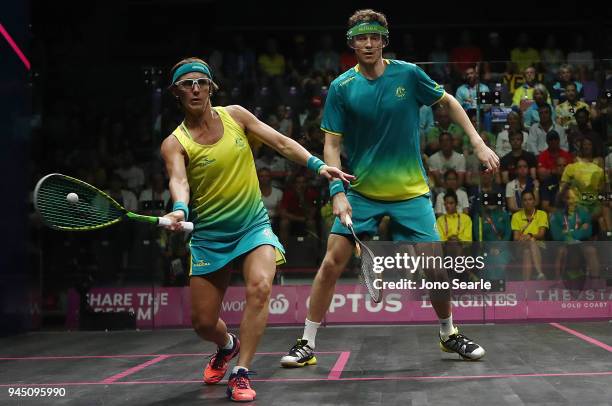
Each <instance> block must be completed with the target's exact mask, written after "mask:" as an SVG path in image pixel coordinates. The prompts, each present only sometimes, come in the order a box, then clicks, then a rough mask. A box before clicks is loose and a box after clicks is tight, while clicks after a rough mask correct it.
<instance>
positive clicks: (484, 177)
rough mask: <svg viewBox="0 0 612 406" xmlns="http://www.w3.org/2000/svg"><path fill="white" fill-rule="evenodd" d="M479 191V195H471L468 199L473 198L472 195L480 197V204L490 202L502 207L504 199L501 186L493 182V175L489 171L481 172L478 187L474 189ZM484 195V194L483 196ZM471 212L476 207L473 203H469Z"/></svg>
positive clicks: (475, 209) (474, 210)
mask: <svg viewBox="0 0 612 406" xmlns="http://www.w3.org/2000/svg"><path fill="white" fill-rule="evenodd" d="M475 192H476V193H479V194H480V196H475V195H472V196H471V198H470V201H472V200H473V198H474V197H478V198H482V199H481V200H482V204H483V205H485V206H486V205H487V204H492V205H497V206H500V207H504V203H505V199H504V192H505V191H504V190H503V189H502V187H501V186H500V185H499V184H498V183H496V182H495V175H494V174H493V173H491V172H486V171H485V172H482V173H481V174H480V188H478V190H476V191H475ZM485 195H486V196H485ZM470 208H471V209H472V212H473V213H474V212H476V211H477V209H478V207H475V205H474V204H471V205H470Z"/></svg>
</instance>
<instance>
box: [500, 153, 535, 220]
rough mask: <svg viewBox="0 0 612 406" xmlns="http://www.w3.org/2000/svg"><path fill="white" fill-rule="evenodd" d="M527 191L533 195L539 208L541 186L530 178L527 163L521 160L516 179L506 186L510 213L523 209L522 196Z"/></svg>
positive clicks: (518, 162) (517, 167)
mask: <svg viewBox="0 0 612 406" xmlns="http://www.w3.org/2000/svg"><path fill="white" fill-rule="evenodd" d="M525 191H527V192H531V193H533V196H534V198H535V205H536V206H537V205H538V204H539V203H540V184H539V182H538V180H537V179H535V178H532V177H530V176H529V165H528V164H527V161H526V160H524V159H521V158H519V159H518V160H517V162H516V178H515V179H513V180H511V181H510V182H508V183H507V184H506V206H507V207H508V211H510V213H515V212H517V211H519V210H520V209H522V208H523V204H522V203H523V200H522V199H521V196H522V195H523V192H525Z"/></svg>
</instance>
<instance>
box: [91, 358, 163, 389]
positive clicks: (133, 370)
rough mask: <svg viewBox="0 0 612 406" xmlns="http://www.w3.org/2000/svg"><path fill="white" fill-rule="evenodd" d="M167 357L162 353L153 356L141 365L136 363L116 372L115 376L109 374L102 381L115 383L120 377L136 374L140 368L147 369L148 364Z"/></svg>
mask: <svg viewBox="0 0 612 406" xmlns="http://www.w3.org/2000/svg"><path fill="white" fill-rule="evenodd" d="M167 358H168V356H167V355H160V356H159V357H157V358H153V359H152V360H149V361H147V362H143V363H142V364H140V365H136V366H135V367H132V368H130V369H126V370H125V371H123V372H120V373H118V374H115V375H113V376H109V377H108V378H106V379H103V380H102V381H101V383H104V384H109V383H113V382H115V381H118V380H119V379H122V378H125V377H126V376H129V375H132V374H135V373H136V372H138V371H140V370H143V369H145V368H146V367H148V366H151V365H153V364H157V363H158V362H160V361H163V360H165V359H167Z"/></svg>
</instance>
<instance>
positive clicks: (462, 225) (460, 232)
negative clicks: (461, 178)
mask: <svg viewBox="0 0 612 406" xmlns="http://www.w3.org/2000/svg"><path fill="white" fill-rule="evenodd" d="M444 208H445V209H446V214H443V215H441V216H440V217H438V219H437V220H436V226H437V227H438V232H439V233H440V239H441V240H442V241H472V219H470V216H468V215H467V214H464V213H458V212H457V195H456V194H455V192H454V191H453V190H447V191H446V193H445V196H444Z"/></svg>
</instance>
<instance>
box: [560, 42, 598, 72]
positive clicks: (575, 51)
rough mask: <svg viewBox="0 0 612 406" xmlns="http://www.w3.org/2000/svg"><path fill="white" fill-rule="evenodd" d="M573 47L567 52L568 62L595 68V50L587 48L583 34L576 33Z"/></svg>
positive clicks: (590, 68) (591, 68)
mask: <svg viewBox="0 0 612 406" xmlns="http://www.w3.org/2000/svg"><path fill="white" fill-rule="evenodd" d="M573 38H574V42H573V46H572V49H571V50H570V52H568V54H567V63H569V64H570V65H574V66H581V65H583V66H586V67H587V69H589V70H593V68H594V67H595V61H594V58H593V51H591V50H588V49H585V47H584V37H583V36H582V35H581V34H576V35H574V37H573Z"/></svg>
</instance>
